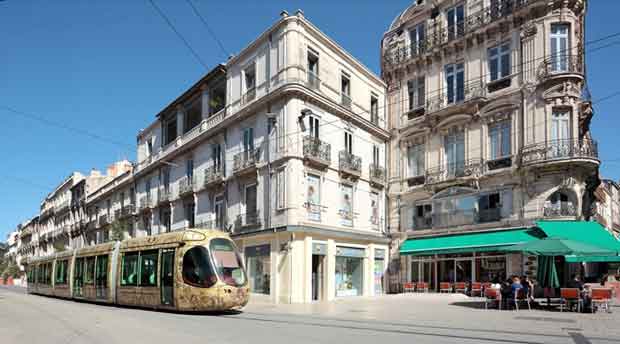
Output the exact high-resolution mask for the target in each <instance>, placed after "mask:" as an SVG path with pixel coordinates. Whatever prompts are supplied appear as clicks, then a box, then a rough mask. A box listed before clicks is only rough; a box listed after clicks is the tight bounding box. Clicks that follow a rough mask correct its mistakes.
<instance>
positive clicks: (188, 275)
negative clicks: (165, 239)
mask: <svg viewBox="0 0 620 344" xmlns="http://www.w3.org/2000/svg"><path fill="white" fill-rule="evenodd" d="M182 275H183V281H184V282H185V283H187V284H189V285H192V286H194V287H202V288H209V287H211V286H213V285H214V284H215V283H216V282H217V277H216V276H215V273H214V272H213V268H212V267H211V261H210V259H209V251H207V249H206V248H205V247H204V246H195V247H192V248H190V249H189V250H188V251H187V252H185V254H184V255H183V274H182Z"/></svg>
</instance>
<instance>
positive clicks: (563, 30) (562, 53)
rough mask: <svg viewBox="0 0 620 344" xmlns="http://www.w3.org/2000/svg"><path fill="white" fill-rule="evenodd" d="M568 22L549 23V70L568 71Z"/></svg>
mask: <svg viewBox="0 0 620 344" xmlns="http://www.w3.org/2000/svg"><path fill="white" fill-rule="evenodd" d="M569 32H570V31H569V25H568V24H552V25H551V35H550V36H549V37H550V39H551V71H552V72H556V73H559V72H566V71H568V62H569V61H568V59H569V54H570V47H569V46H570V40H569V36H568V33H569Z"/></svg>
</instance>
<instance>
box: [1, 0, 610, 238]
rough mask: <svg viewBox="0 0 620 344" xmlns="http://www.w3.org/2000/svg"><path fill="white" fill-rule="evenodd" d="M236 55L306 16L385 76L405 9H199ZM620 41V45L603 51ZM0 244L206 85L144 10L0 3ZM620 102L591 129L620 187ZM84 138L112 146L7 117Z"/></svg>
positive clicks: (208, 58)
mask: <svg viewBox="0 0 620 344" xmlns="http://www.w3.org/2000/svg"><path fill="white" fill-rule="evenodd" d="M155 1H156V3H157V4H158V5H159V7H160V8H161V9H162V10H163V11H164V12H165V13H166V14H167V15H168V16H169V18H170V19H171V21H172V22H173V23H174V24H175V25H176V27H177V28H178V30H179V31H180V32H181V33H182V34H183V36H184V37H185V38H186V39H187V40H188V41H189V43H190V44H191V45H192V47H193V48H194V49H195V50H196V51H197V53H198V54H199V55H200V57H201V58H202V60H203V61H205V63H206V64H207V65H209V66H212V65H215V64H217V63H220V62H223V61H225V57H226V55H225V54H224V53H223V52H222V51H221V49H220V48H219V47H218V45H217V43H216V42H215V41H214V40H213V39H212V37H211V36H210V35H209V33H208V31H207V30H206V29H205V27H204V26H203V25H202V23H201V22H200V19H199V18H198V17H197V16H196V15H195V14H194V13H193V12H192V9H191V7H190V6H189V5H188V4H187V3H186V2H185V1H184V0H176V1H171V0H155ZM192 1H193V3H194V4H195V6H196V7H197V8H198V10H199V11H200V13H201V14H202V15H203V17H204V18H205V19H206V20H207V21H208V23H209V25H210V26H211V28H212V29H213V31H215V33H216V34H217V36H218V37H219V39H220V40H221V41H222V43H223V45H224V47H225V48H226V50H227V51H228V52H230V53H233V54H234V53H236V52H238V51H239V50H240V49H242V48H243V47H244V46H245V45H247V44H248V43H249V42H250V41H252V40H253V39H254V38H255V37H256V36H258V35H259V34H260V33H261V32H263V31H264V30H265V29H266V28H267V27H269V26H270V25H271V24H272V23H273V22H274V21H275V20H277V19H278V16H279V13H280V11H281V10H283V9H285V10H287V11H289V13H294V12H295V10H296V9H298V8H301V9H303V11H304V13H305V15H306V17H307V18H308V19H310V20H311V21H312V22H313V23H314V24H315V25H317V26H318V27H319V28H320V29H321V30H323V31H324V32H325V33H326V34H328V35H329V36H330V37H332V38H333V39H335V40H336V41H337V42H339V43H340V44H341V45H342V46H343V47H344V48H345V49H347V50H348V51H349V52H351V53H352V54H353V55H354V56H355V57H357V58H358V59H359V60H361V61H362V62H363V63H364V64H366V65H367V66H368V67H370V68H371V69H372V70H374V71H375V72H376V73H379V71H380V67H379V45H380V40H381V36H382V34H383V32H384V31H385V29H386V28H387V27H388V25H389V24H390V22H391V21H392V19H393V18H394V17H395V16H396V15H397V14H398V13H400V12H401V11H402V10H403V9H404V8H405V7H406V6H408V4H409V3H410V2H411V1H408V0H386V1H381V2H378V1H373V0H343V1H326V0H309V1H291V0H288V1H279V0H278V1H275V0H267V1H206V0H192ZM619 10H620V1H611V0H598V1H590V9H589V13H588V18H587V29H586V34H587V39H588V40H594V39H597V38H599V37H603V36H605V35H608V34H611V33H615V32H618V31H620V27H619V26H618V25H617V24H614V23H616V20H617V18H616V14H617V13H618V12H619ZM616 41H617V42H620V37H616V38H614V39H611V40H607V41H605V42H601V43H600V44H597V45H591V46H588V47H587V50H590V49H593V48H595V47H597V46H600V45H604V44H609V43H613V42H616ZM0 42H2V43H1V44H2V48H1V49H0V118H1V119H2V130H1V131H0V132H1V134H0V156H1V159H0V190H1V191H0V195H1V196H0V240H1V239H4V238H5V237H6V234H8V232H9V231H10V230H12V229H13V228H15V226H16V225H17V224H18V223H20V222H22V221H24V220H26V219H27V218H29V217H31V216H33V215H34V214H35V213H36V212H37V211H38V208H39V205H40V201H41V200H42V199H43V197H45V195H47V193H49V192H50V191H51V190H52V189H53V188H54V187H56V186H57V185H58V184H59V183H60V182H61V181H62V180H63V179H64V178H66V177H67V176H68V175H69V174H70V172H71V171H74V170H77V171H82V172H85V173H86V172H88V171H89V170H90V169H92V168H98V169H105V166H106V164H108V163H110V162H112V161H114V160H116V159H120V158H129V159H130V160H135V149H134V146H135V142H136V140H135V138H136V134H137V132H138V130H139V129H140V128H143V127H145V126H146V125H147V124H148V123H150V122H151V121H152V120H153V119H154V116H155V114H156V113H157V112H158V111H159V110H161V109H162V108H163V107H164V106H165V105H166V104H168V103H169V102H170V101H171V100H173V99H174V98H175V97H176V96H178V95H179V94H181V92H183V91H184V90H185V89H187V88H188V87H189V86H190V85H191V84H193V83H194V82H195V81H196V80H198V79H199V78H200V77H201V76H202V75H203V73H204V72H205V69H204V67H203V66H201V65H200V64H199V63H198V62H197V61H196V60H195V59H194V58H193V57H192V55H191V53H190V52H189V51H188V50H187V48H186V47H185V46H184V45H183V43H182V42H181V41H180V40H179V39H178V37H177V36H175V34H174V33H173V32H172V31H171V30H170V28H169V27H168V26H167V25H166V23H165V22H164V21H163V20H162V18H161V17H159V15H158V14H157V12H155V10H154V9H153V8H152V7H151V5H150V4H149V2H148V1H147V0H125V1H122V0H108V1H96V2H95V1H78V0H73V1H69V0H58V1H25V0H21V1H19V0H5V1H0ZM617 56H620V44H617V45H612V46H610V47H608V48H604V49H601V50H598V51H596V52H592V53H591V54H588V55H587V61H588V77H589V88H590V91H591V93H592V96H593V99H594V100H596V99H599V98H602V97H604V96H607V95H609V94H612V93H613V92H614V91H620V85H615V82H614V81H615V80H618V79H620V69H616V68H613V67H612V66H614V65H616V66H617V60H615V59H616V58H617ZM618 105H620V96H619V97H614V98H611V99H609V100H607V101H604V102H601V103H600V104H595V117H594V119H593V121H592V130H593V133H594V135H595V138H596V139H597V140H598V141H599V149H600V156H601V157H602V160H603V164H602V166H601V171H602V173H603V175H604V176H605V177H607V178H612V179H615V180H618V179H619V178H620V152H618V151H617V149H615V148H616V146H617V141H615V140H616V138H617V135H618V130H619V129H620V125H619V124H620V123H619V122H620V119H618V116H616V114H615V111H614V110H615V109H617V108H618ZM3 106H9V107H12V108H15V109H17V110H20V111H23V112H26V113H32V114H36V115H38V116H41V117H45V118H46V119H49V120H51V121H54V122H56V123H62V124H65V125H67V126H71V127H75V128H82V129H86V130H88V131H90V132H92V133H94V134H96V135H99V136H101V137H105V138H107V139H108V140H109V141H114V142H121V143H123V144H122V145H118V144H112V143H108V142H102V141H95V140H93V139H92V138H89V137H87V136H83V135H79V134H77V133H75V132H71V131H67V130H63V129H60V128H57V127H53V126H50V125H45V124H43V123H41V122H38V121H33V120H31V119H26V118H23V117H20V116H17V115H15V114H12V113H10V112H8V111H6V110H4V109H2V107H3Z"/></svg>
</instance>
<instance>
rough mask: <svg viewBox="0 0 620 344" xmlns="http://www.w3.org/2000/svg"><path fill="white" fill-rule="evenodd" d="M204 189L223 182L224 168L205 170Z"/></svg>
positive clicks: (219, 166) (214, 167)
mask: <svg viewBox="0 0 620 344" xmlns="http://www.w3.org/2000/svg"><path fill="white" fill-rule="evenodd" d="M204 173H205V176H204V187H210V186H214V185H216V184H220V183H222V182H223V181H224V178H225V175H224V167H223V166H222V165H215V166H210V167H207V168H205V172H204Z"/></svg>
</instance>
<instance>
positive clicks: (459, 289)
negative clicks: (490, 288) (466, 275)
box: [454, 282, 467, 294]
mask: <svg viewBox="0 0 620 344" xmlns="http://www.w3.org/2000/svg"><path fill="white" fill-rule="evenodd" d="M454 292H455V293H463V294H465V293H466V292H467V283H465V282H456V283H454Z"/></svg>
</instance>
